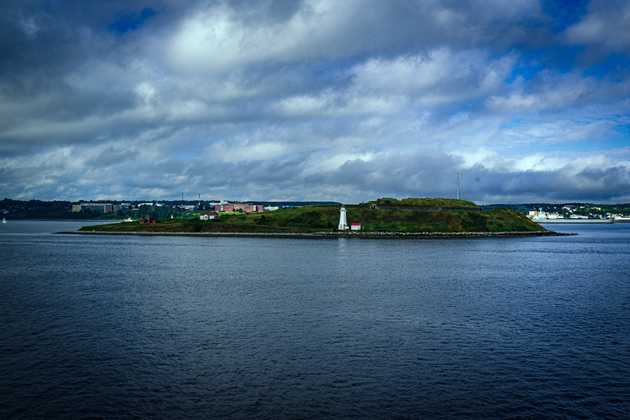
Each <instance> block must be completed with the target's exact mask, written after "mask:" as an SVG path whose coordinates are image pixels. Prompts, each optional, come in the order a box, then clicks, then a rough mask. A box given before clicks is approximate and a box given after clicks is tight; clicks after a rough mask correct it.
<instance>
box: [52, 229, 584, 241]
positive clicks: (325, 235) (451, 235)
mask: <svg viewBox="0 0 630 420" xmlns="http://www.w3.org/2000/svg"><path fill="white" fill-rule="evenodd" d="M57 233H59V234H70V235H110V236H111V235H114V236H116V235H119V236H120V235H123V236H198V237H214V238H280V239H341V238H344V239H345V238H347V239H482V238H520V237H534V236H570V235H575V234H574V233H559V232H552V231H541V232H413V233H406V232H339V233H336V232H313V233H256V232H250V233H247V232H105V231H97V230H93V231H66V232H57Z"/></svg>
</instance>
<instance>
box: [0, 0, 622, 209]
mask: <svg viewBox="0 0 630 420" xmlns="http://www.w3.org/2000/svg"><path fill="white" fill-rule="evenodd" d="M616 6H617V9H616V10H617V11H619V10H625V8H626V3H619V4H617V5H616ZM0 8H1V9H2V10H1V11H2V12H3V13H2V14H0V54H2V57H3V60H1V61H0V195H2V194H3V195H7V196H12V197H19V198H61V199H63V198H65V199H79V198H128V199H130V198H136V197H142V198H143V199H152V198H175V197H178V196H179V195H180V193H181V192H184V193H186V194H194V195H196V194H203V195H205V196H206V197H208V198H210V197H213V198H221V197H223V198H235V199H274V198H275V199H291V200H294V199H338V200H343V201H361V200H366V199H371V198H373V197H375V196H381V195H446V196H449V195H450V196H452V195H454V193H455V185H454V181H453V180H454V179H455V178H454V177H455V174H456V173H457V171H464V172H465V178H466V184H467V187H466V191H467V193H468V194H469V197H470V198H474V199H477V200H483V201H522V200H525V199H528V200H535V199H553V200H556V199H572V198H576V197H582V198H584V199H588V198H589V197H591V198H593V199H595V198H597V199H602V200H616V199H620V197H624V194H627V193H625V191H627V189H624V188H626V186H627V177H628V174H627V172H628V162H630V155H629V154H628V153H627V152H624V150H626V148H627V147H628V144H629V142H630V140H629V137H628V133H629V131H628V127H629V126H630V120H628V118H627V115H628V114H630V101H629V100H628V99H627V98H628V95H629V94H630V75H629V74H628V72H627V71H626V70H624V67H623V66H621V65H610V62H611V60H613V62H614V60H618V59H619V58H618V57H619V56H620V55H623V53H625V51H626V50H627V48H626V47H627V46H626V44H625V41H623V39H624V35H623V34H624V33H625V32H624V31H625V29H624V27H623V23H624V21H623V19H625V18H624V17H623V13H617V14H618V15H620V16H615V13H613V12H611V11H614V10H613V9H614V8H613V7H612V6H608V3H606V2H593V3H592V4H590V6H589V7H588V8H587V12H586V14H584V15H583V16H582V15H579V16H577V20H576V21H575V22H574V23H573V24H569V27H568V29H566V31H564V32H562V33H561V34H557V33H554V31H557V30H556V28H557V27H558V24H559V22H558V19H559V17H558V16H556V15H547V14H546V13H548V12H547V9H548V8H546V7H544V8H543V7H541V5H540V4H539V3H538V2H532V1H514V2H509V3H506V2H503V1H497V2H493V3H492V4H491V5H488V2H485V1H484V2H479V1H473V0H470V1H457V2H449V1H446V2H445V1H408V0H405V1H402V0H401V1H390V2H371V1H364V0H348V1H343V2H338V1H332V0H303V1H296V2H283V1H274V0H266V1H263V2H257V3H251V2H240V1H236V2H224V1H212V2H206V1H198V2H185V3H182V2H172V1H167V0H164V1H158V2H155V3H154V4H153V5H152V8H153V10H154V11H155V14H151V16H148V15H146V13H145V14H143V10H144V8H145V4H144V2H140V1H137V2H136V1H131V2H122V1H120V2H119V1H113V2H105V3H103V4H101V3H99V4H97V5H92V6H90V7H87V8H85V7H82V8H79V7H77V6H76V5H73V4H70V5H67V6H66V7H65V8H63V9H61V8H57V9H52V8H50V7H47V6H46V4H45V2H39V1H36V0H33V1H26V2H23V1H20V2H17V1H7V2H4V3H3V5H2V6H0ZM598 19H600V20H601V19H604V20H605V19H609V20H610V22H611V25H612V26H611V27H615V28H617V27H618V29H619V33H620V34H621V35H620V36H619V39H618V40H612V41H610V40H607V38H606V37H605V36H604V35H605V34H602V33H601V31H599V32H598V31H595V30H590V32H589V31H588V30H586V29H584V28H587V29H588V26H589V25H591V26H592V27H593V28H595V27H596V26H597V25H594V24H592V23H589V22H595V21H597V20H598ZM126 20H128V21H126ZM121 21H122V26H119V25H120V24H121ZM125 22H126V23H125ZM584 22H586V23H584ZM117 25H118V26H117ZM580 25H582V26H580ZM593 25H594V26H593ZM580 28H581V29H580ZM587 35H588V36H587ZM569 44H570V45H575V44H579V45H584V46H588V48H590V49H598V51H599V56H598V57H600V58H594V59H593V60H591V61H588V62H586V61H584V60H581V59H580V52H576V51H575V49H574V48H573V47H571V46H568V45H569ZM104 180H106V181H104Z"/></svg>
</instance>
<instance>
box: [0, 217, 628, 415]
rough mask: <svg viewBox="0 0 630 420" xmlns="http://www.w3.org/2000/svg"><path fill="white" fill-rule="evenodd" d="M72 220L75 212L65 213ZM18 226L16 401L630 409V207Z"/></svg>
mask: <svg viewBox="0 0 630 420" xmlns="http://www.w3.org/2000/svg"><path fill="white" fill-rule="evenodd" d="M64 223H65V224H64ZM81 224H84V223H81V222H79V223H78V224H76V225H72V224H68V222H10V223H8V224H6V225H2V226H1V227H0V247H1V249H2V259H1V260H0V319H1V320H2V330H1V331H0V388H1V389H2V390H3V391H2V392H1V393H0V417H1V418H7V417H8V418H12V417H16V418H20V417H22V418H33V417H38V416H41V417H58V416H64V417H71V418H77V417H87V416H103V417H107V418H117V417H133V416H137V417H159V418H179V417H200V418H209V417H226V416H231V417H265V418H282V417H291V418H296V417H301V418H315V417H333V416H334V417H361V418H365V417H372V418H373V417H383V418H390V417H422V416H425V417H426V416H430V417H457V416H459V417H500V418H504V417H511V416H523V417H542V416H547V417H548V416H565V417H566V416H568V417H628V416H629V414H630V403H629V401H630V225H612V226H559V227H558V229H562V230H568V231H578V232H579V233H580V235H579V236H575V237H559V238H519V239H483V240H456V241H453V240H451V241H449V240H427V241H409V240H407V241H397V240H391V241H373V240H332V241H326V240H286V239H282V240H281V239H256V238H181V237H180V238H176V237H89V236H86V237H83V236H81V237H78V236H71V235H52V234H49V233H46V232H52V231H59V230H68V228H75V227H76V226H78V225H81Z"/></svg>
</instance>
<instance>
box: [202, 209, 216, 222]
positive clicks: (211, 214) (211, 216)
mask: <svg viewBox="0 0 630 420" xmlns="http://www.w3.org/2000/svg"><path fill="white" fill-rule="evenodd" d="M218 217H219V215H218V214H217V213H216V212H214V211H210V212H207V213H204V214H201V215H200V216H199V220H203V221H205V222H207V221H208V220H215V219H217V218H218Z"/></svg>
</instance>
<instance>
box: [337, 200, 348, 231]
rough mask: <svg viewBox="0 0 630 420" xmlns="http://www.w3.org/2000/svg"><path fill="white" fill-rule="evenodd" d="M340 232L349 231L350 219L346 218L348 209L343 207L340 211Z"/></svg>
mask: <svg viewBox="0 0 630 420" xmlns="http://www.w3.org/2000/svg"><path fill="white" fill-rule="evenodd" d="M337 229H338V230H348V219H347V218H346V208H345V207H343V206H341V209H340V210H339V227H338V228H337Z"/></svg>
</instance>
